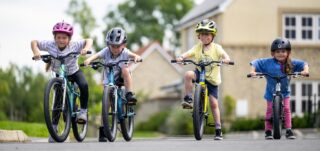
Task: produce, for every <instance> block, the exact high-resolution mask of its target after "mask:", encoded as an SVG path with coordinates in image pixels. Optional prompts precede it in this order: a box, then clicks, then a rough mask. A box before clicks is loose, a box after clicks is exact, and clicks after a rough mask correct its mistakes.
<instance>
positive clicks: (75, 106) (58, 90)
mask: <svg viewBox="0 0 320 151" xmlns="http://www.w3.org/2000/svg"><path fill="white" fill-rule="evenodd" d="M87 54H91V52H90V51H89V52H87ZM72 55H73V57H77V55H79V53H78V52H71V53H69V54H67V55H65V56H57V57H56V56H52V55H41V59H42V61H43V62H45V63H49V62H51V59H56V60H59V61H60V71H59V73H58V74H59V77H54V78H52V79H51V80H50V81H49V82H48V83H47V85H46V88H45V93H44V103H43V110H44V117H45V121H46V125H47V128H48V131H49V133H50V135H51V137H52V138H53V139H54V140H55V141H56V142H64V141H65V140H66V139H67V137H68V135H69V132H70V128H71V123H72V130H73V134H74V137H75V138H76V140H77V141H79V142H81V141H83V140H84V139H85V137H86V135H87V128H88V122H86V123H78V122H77V121H76V117H77V114H78V113H79V112H80V99H79V98H80V90H79V88H78V86H77V84H76V83H74V82H73V81H70V80H69V79H68V77H67V70H68V69H67V67H66V65H65V58H67V57H69V56H70V57H72ZM32 59H33V60H34V57H33V58H32ZM53 125H57V127H55V126H53Z"/></svg>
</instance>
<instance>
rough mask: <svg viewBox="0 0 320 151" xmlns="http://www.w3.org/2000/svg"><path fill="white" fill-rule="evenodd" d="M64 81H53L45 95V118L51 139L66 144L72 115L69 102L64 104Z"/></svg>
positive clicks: (55, 79)
mask: <svg viewBox="0 0 320 151" xmlns="http://www.w3.org/2000/svg"><path fill="white" fill-rule="evenodd" d="M62 83H63V81H62V80H61V79H59V78H54V79H51V80H50V81H49V82H48V84H47V86H46V89H45V94H44V104H43V106H44V107H43V110H44V117H45V121H46V125H47V128H48V131H49V133H50V135H51V137H52V138H53V139H54V140H55V141H56V142H64V141H65V140H66V139H67V137H68V135H69V132H70V124H71V115H70V108H69V107H70V106H69V102H68V101H67V100H66V101H65V104H64V108H62V102H63V88H62Z"/></svg>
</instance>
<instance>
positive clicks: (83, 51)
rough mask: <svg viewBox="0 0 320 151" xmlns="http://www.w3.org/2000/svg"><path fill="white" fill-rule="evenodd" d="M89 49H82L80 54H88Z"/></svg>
mask: <svg viewBox="0 0 320 151" xmlns="http://www.w3.org/2000/svg"><path fill="white" fill-rule="evenodd" d="M88 51H89V49H82V50H81V52H80V54H81V55H86V54H87V52H88Z"/></svg>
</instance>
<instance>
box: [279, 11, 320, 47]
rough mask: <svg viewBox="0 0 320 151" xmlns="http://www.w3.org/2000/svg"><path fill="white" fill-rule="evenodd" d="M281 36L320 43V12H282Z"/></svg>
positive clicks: (293, 39)
mask: <svg viewBox="0 0 320 151" xmlns="http://www.w3.org/2000/svg"><path fill="white" fill-rule="evenodd" d="M282 24H283V28H282V29H283V31H282V36H284V37H286V38H288V39H290V40H292V41H299V42H316V43H320V14H284V15H283V23H282Z"/></svg>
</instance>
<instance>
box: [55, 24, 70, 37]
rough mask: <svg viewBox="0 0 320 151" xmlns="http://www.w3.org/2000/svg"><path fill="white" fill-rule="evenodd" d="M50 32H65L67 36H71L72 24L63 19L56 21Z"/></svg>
mask: <svg viewBox="0 0 320 151" xmlns="http://www.w3.org/2000/svg"><path fill="white" fill-rule="evenodd" d="M52 33H53V34H54V35H55V34H56V33H66V34H67V35H68V36H70V37H72V35H73V26H72V25H71V24H69V23H66V22H64V21H62V22H58V23H56V24H55V25H54V26H53V29H52Z"/></svg>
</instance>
